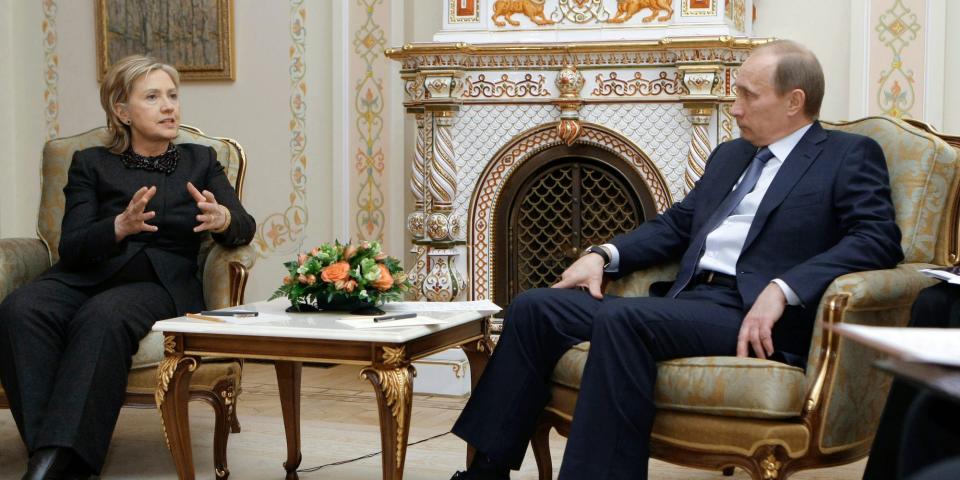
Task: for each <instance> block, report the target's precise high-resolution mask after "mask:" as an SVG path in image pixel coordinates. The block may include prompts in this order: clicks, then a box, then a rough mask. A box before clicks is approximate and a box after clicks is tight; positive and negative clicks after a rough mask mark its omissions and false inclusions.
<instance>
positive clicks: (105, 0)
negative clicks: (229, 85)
mask: <svg viewBox="0 0 960 480" xmlns="http://www.w3.org/2000/svg"><path fill="white" fill-rule="evenodd" d="M96 22H97V25H96V29H95V30H96V37H97V80H98V81H102V80H103V77H104V75H105V74H106V73H107V70H108V69H109V68H110V66H111V65H113V64H114V63H116V62H117V61H118V60H120V59H122V58H124V57H126V56H128V55H133V54H145V55H150V56H152V57H155V58H157V59H158V60H160V61H161V62H164V63H169V64H170V65H173V66H174V67H176V69H177V70H178V71H179V72H180V79H181V80H230V81H232V80H235V79H236V64H235V62H234V58H233V57H234V52H233V50H234V42H233V0H166V1H163V2H155V1H152V0H96Z"/></svg>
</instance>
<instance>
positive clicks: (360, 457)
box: [297, 432, 451, 473]
mask: <svg viewBox="0 0 960 480" xmlns="http://www.w3.org/2000/svg"><path fill="white" fill-rule="evenodd" d="M450 433H451V432H444V433H440V434H437V435H434V436H432V437H427V438H424V439H423V440H417V441H416V442H412V443H408V444H407V448H409V447H412V446H414V445H417V444H419V443H423V442H426V441H429V440H433V439H435V438H440V437H442V436H444V435H449V434H450ZM381 453H383V450H380V451H377V452H373V453H368V454H366V455H362V456H359V457H356V458H351V459H349V460H340V461H337V462H331V463H326V464H323V465H318V466H316V467H308V468H301V469H298V470H297V473H311V472H316V471H317V470H320V469H321V468H326V467H334V466H337V465H345V464H347V463H351V462H356V461H357V460H363V459H366V458H371V457H376V456H377V455H380V454H381Z"/></svg>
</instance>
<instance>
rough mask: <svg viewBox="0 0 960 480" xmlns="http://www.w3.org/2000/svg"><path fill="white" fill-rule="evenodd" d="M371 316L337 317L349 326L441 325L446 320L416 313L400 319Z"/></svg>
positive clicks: (338, 321) (339, 321) (338, 320)
mask: <svg viewBox="0 0 960 480" xmlns="http://www.w3.org/2000/svg"><path fill="white" fill-rule="evenodd" d="M373 319H374V317H373V316H357V315H354V316H350V317H341V318H339V319H337V323H341V324H343V325H346V326H348V327H351V328H393V327H416V326H420V325H441V324H444V323H447V320H441V319H439V318H433V317H427V316H423V315H417V316H416V317H414V318H402V319H400V320H386V321H382V322H374V321H373Z"/></svg>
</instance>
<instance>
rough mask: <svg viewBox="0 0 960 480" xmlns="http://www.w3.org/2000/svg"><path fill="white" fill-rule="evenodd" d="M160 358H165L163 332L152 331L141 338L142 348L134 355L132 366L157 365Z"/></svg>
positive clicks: (136, 367) (133, 367)
mask: <svg viewBox="0 0 960 480" xmlns="http://www.w3.org/2000/svg"><path fill="white" fill-rule="evenodd" d="M160 360H163V333H162V332H150V333H148V334H147V336H146V337H143V339H142V340H140V348H139V349H138V350H137V353H135V354H134V355H133V364H131V366H130V368H131V369H132V370H135V369H138V368H144V367H156V366H157V365H159V364H160Z"/></svg>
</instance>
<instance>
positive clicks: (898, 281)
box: [821, 263, 939, 326]
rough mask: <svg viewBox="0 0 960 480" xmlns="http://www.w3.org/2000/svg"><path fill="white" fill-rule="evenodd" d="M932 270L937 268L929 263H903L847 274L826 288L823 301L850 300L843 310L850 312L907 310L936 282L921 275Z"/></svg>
mask: <svg viewBox="0 0 960 480" xmlns="http://www.w3.org/2000/svg"><path fill="white" fill-rule="evenodd" d="M935 267H937V265H931V264H928V263H904V264H900V265H897V267H896V268H891V269H888V270H871V271H867V272H856V273H850V274H847V275H844V276H842V277H837V278H836V279H835V280H834V281H833V283H831V284H830V286H829V287H827V291H826V292H824V294H823V298H827V297H830V296H832V295H838V294H847V295H849V296H850V298H849V300H848V301H847V307H846V309H847V311H851V312H857V311H866V310H873V311H875V310H878V309H881V310H887V309H891V308H896V307H900V306H904V305H906V306H908V307H909V306H911V305H913V301H914V300H916V299H917V295H919V294H920V290H923V289H924V288H927V287H929V286H931V285H933V284H935V283H937V282H938V281H939V280H936V279H934V278H930V277H928V276H926V275H924V274H922V273H920V270H921V269H924V268H935ZM821 305H822V302H821ZM903 325H906V323H904V324H903ZM903 325H900V326H903ZM887 326H895V325H887Z"/></svg>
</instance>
